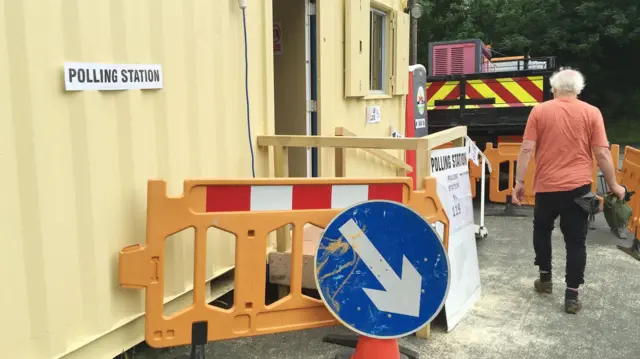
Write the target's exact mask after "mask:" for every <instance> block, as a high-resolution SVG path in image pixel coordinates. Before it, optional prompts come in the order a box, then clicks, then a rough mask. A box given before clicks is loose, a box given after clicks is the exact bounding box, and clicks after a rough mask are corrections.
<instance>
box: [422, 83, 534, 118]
mask: <svg viewBox="0 0 640 359" xmlns="http://www.w3.org/2000/svg"><path fill="white" fill-rule="evenodd" d="M463 81H464V86H465V87H464V89H465V99H467V100H490V99H493V100H494V101H495V102H494V103H493V104H469V105H465V108H468V109H474V108H500V107H526V106H535V105H536V104H538V103H540V102H543V101H544V96H543V76H526V77H525V76H523V77H501V78H497V79H496V78H490V79H476V80H466V81H465V80H463ZM460 83H461V81H459V80H456V81H438V82H431V83H427V110H454V109H459V108H460V106H459V105H438V106H436V104H435V102H436V101H438V100H456V99H459V98H460Z"/></svg>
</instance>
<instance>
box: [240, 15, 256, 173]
mask: <svg viewBox="0 0 640 359" xmlns="http://www.w3.org/2000/svg"><path fill="white" fill-rule="evenodd" d="M242 25H243V27H244V76H245V79H244V89H245V98H246V103H247V133H248V136H249V151H250V152H251V174H252V175H253V178H256V163H255V157H254V154H253V143H252V141H251V113H250V106H249V49H248V46H247V15H246V10H245V8H242Z"/></svg>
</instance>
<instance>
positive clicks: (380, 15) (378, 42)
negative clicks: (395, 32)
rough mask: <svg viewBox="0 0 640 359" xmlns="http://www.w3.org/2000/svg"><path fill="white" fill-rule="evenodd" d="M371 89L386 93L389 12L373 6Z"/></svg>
mask: <svg viewBox="0 0 640 359" xmlns="http://www.w3.org/2000/svg"><path fill="white" fill-rule="evenodd" d="M369 23H370V25H371V26H370V30H369V41H370V42H369V43H370V45H371V46H370V48H369V83H370V86H369V89H370V90H371V92H374V93H384V92H385V86H386V81H385V80H386V54H387V46H386V40H387V39H386V36H385V35H386V31H387V14H386V13H385V12H382V11H380V10H377V9H374V8H372V9H371V11H370V16H369Z"/></svg>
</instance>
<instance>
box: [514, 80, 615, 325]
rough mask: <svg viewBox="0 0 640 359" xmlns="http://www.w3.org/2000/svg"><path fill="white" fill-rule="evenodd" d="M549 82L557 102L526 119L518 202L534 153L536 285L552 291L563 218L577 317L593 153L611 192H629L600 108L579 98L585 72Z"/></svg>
mask: <svg viewBox="0 0 640 359" xmlns="http://www.w3.org/2000/svg"><path fill="white" fill-rule="evenodd" d="M550 83H551V87H552V92H553V96H554V99H553V100H550V101H547V102H544V103H541V104H538V105H537V106H535V107H534V108H533V109H532V110H531V113H530V115H529V119H528V121H527V125H526V128H525V132H524V138H523V142H522V146H521V149H520V155H519V157H518V166H517V173H516V186H515V188H514V190H513V192H514V193H513V202H514V203H515V204H517V205H520V201H521V200H522V198H523V196H524V177H525V173H526V170H527V166H528V164H529V160H530V159H531V156H532V155H533V154H534V153H535V164H536V168H535V176H534V180H533V190H534V192H535V209H534V219H533V248H534V250H535V261H534V264H535V265H537V266H538V267H539V270H540V278H538V279H536V281H535V282H534V287H535V289H536V291H538V292H540V293H552V290H553V284H552V281H551V232H552V231H553V226H554V222H555V220H556V218H558V217H560V230H561V231H562V234H563V236H564V241H565V247H566V251H567V253H566V255H567V265H566V269H565V282H566V285H567V288H566V290H565V311H566V312H567V313H572V314H575V313H577V312H578V311H580V309H582V302H581V301H580V299H579V298H578V288H579V287H580V285H581V284H583V283H584V269H585V266H586V260H587V251H586V244H585V242H586V238H587V232H588V221H589V214H588V212H586V211H585V210H584V209H583V208H582V207H581V206H580V205H579V204H578V203H577V202H576V201H574V199H576V198H578V197H581V196H584V195H586V194H589V193H590V192H591V184H592V175H593V174H592V169H593V167H592V166H593V162H592V161H593V160H592V158H593V157H592V151H593V153H594V154H595V157H596V160H597V162H598V166H599V167H600V170H601V171H602V173H603V175H604V178H605V180H606V182H607V185H608V186H609V188H610V189H611V191H612V192H613V193H614V194H615V195H616V196H618V197H619V198H620V199H622V198H623V197H624V195H625V189H624V187H622V186H620V185H618V183H617V182H616V178H615V172H614V166H613V161H612V158H611V153H610V151H609V142H608V140H607V134H606V132H605V128H604V121H603V119H602V114H601V113H600V110H599V109H598V108H596V107H594V106H592V105H589V104H587V103H586V102H583V101H581V100H579V99H578V95H579V94H580V92H582V89H583V88H584V77H583V76H582V74H581V73H580V72H578V71H576V70H573V69H570V68H561V69H560V70H559V71H558V72H556V73H555V74H553V75H552V76H551V78H550Z"/></svg>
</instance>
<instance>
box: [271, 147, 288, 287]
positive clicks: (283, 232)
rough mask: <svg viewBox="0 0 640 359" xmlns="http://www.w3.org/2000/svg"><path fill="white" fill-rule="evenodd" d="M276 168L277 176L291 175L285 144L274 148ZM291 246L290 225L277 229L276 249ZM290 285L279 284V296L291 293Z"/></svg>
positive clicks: (283, 250) (282, 249) (280, 249)
mask: <svg viewBox="0 0 640 359" xmlns="http://www.w3.org/2000/svg"><path fill="white" fill-rule="evenodd" d="M273 154H274V168H275V176H276V177H289V150H288V148H287V147H284V146H275V147H274V148H273ZM290 248H291V232H290V229H289V228H288V226H286V227H281V228H278V229H277V230H276V251H278V252H286V251H287V250H289V249H290ZM289 288H290V287H288V286H283V285H279V286H278V296H279V297H280V298H283V297H286V296H287V295H288V294H289Z"/></svg>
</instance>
